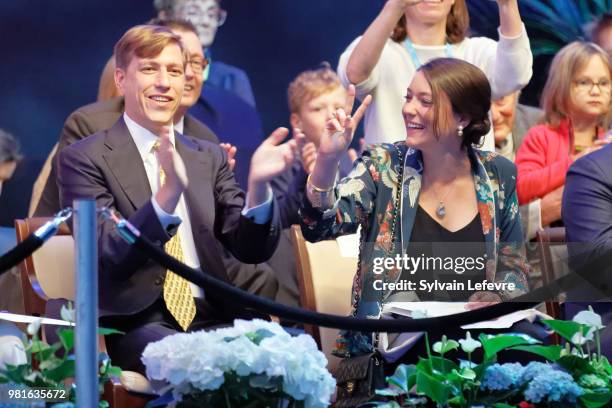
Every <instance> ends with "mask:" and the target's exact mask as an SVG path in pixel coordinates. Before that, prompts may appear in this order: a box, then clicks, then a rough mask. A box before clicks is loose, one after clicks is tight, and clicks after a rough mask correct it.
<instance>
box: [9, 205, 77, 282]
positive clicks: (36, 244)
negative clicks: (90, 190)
mask: <svg viewBox="0 0 612 408" xmlns="http://www.w3.org/2000/svg"><path fill="white" fill-rule="evenodd" d="M71 215H72V209H71V208H70V207H68V208H66V209H64V210H62V211H60V212H58V213H57V214H56V215H55V216H54V217H53V218H52V219H51V220H50V221H47V222H46V223H45V224H44V225H43V226H41V227H40V228H38V229H37V230H36V231H34V232H33V233H31V234H30V235H29V236H28V237H27V238H26V239H25V240H23V241H22V242H20V243H19V244H17V245H16V246H15V247H14V248H13V249H11V250H10V251H8V252H7V253H6V254H4V255H2V256H1V257H0V275H2V274H3V273H4V272H6V271H8V270H9V269H11V268H12V267H13V266H15V265H18V264H19V263H20V262H22V261H23V260H24V259H26V258H27V257H28V256H30V255H32V254H33V253H34V252H35V251H36V250H37V249H38V248H40V247H41V246H42V245H43V244H44V243H45V241H47V240H48V239H49V238H51V237H52V236H53V235H55V233H56V232H57V230H58V229H59V226H60V224H61V223H62V222H64V221H66V220H67V219H68V218H70V216H71Z"/></svg>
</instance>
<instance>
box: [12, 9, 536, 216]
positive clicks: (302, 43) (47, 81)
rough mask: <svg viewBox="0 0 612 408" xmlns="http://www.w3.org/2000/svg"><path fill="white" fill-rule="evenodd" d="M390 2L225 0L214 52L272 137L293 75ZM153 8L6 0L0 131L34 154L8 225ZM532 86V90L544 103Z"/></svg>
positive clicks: (333, 53)
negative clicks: (250, 95)
mask: <svg viewBox="0 0 612 408" xmlns="http://www.w3.org/2000/svg"><path fill="white" fill-rule="evenodd" d="M383 3H384V2H383V1H382V0H350V1H348V0H347V1H344V0H333V1H332V0H314V1H313V0H224V1H223V7H224V8H225V9H226V10H227V11H228V18H227V22H226V23H225V25H223V26H222V27H221V28H220V29H219V32H218V34H217V38H216V40H215V43H214V46H213V47H212V50H213V56H214V58H215V59H218V60H222V61H225V62H227V63H230V64H233V65H236V66H238V67H241V68H242V69H244V70H245V71H246V72H247V73H248V75H249V76H250V78H251V83H252V85H253V89H254V93H255V97H256V100H257V106H258V109H259V113H260V115H261V118H262V121H263V125H264V130H265V132H266V134H269V133H270V132H271V131H272V130H273V129H274V128H276V127H277V126H288V124H289V123H288V116H289V112H288V109H287V100H286V99H287V98H286V89H287V85H288V83H289V81H290V80H291V79H292V78H293V77H294V76H295V75H296V74H297V73H299V72H300V71H302V70H304V69H308V68H314V67H317V66H318V64H319V63H320V62H321V61H329V62H330V63H331V65H332V66H333V67H334V68H335V67H336V65H337V62H338V57H339V55H340V53H341V52H342V50H343V49H344V48H345V47H346V46H347V45H348V44H349V43H350V42H351V41H352V40H353V39H354V38H355V37H356V36H357V35H359V34H360V33H362V32H363V31H364V30H365V28H366V27H367V25H368V24H369V23H370V22H371V20H372V19H373V18H374V17H375V16H376V14H377V12H378V11H379V9H380V7H381V5H382V4H383ZM153 15H154V9H153V6H152V0H129V1H108V0H86V1H77V0H53V1H48V0H17V1H12V0H10V1H0V21H1V22H2V23H1V24H0V38H1V39H2V58H1V60H0V78H2V81H1V82H2V85H1V88H2V97H3V102H2V103H1V108H0V128H4V129H6V130H8V131H9V132H11V133H13V134H14V135H15V136H16V137H17V138H18V139H19V140H20V141H21V145H22V148H23V152H24V154H25V156H26V158H27V160H26V161H24V163H23V164H22V165H21V166H20V168H19V171H18V173H17V174H16V176H15V179H14V180H12V181H10V182H9V183H7V185H6V186H5V189H4V191H3V194H2V196H1V197H0V209H1V210H2V211H0V225H12V219H13V218H15V217H23V216H25V214H26V211H27V203H28V201H29V198H30V190H31V185H32V183H33V180H34V178H35V177H36V175H37V173H38V171H39V167H40V165H41V164H42V161H43V160H44V158H45V157H46V156H47V154H48V152H49V150H50V149H51V147H52V146H53V144H54V143H55V142H56V141H57V139H58V136H59V132H60V130H61V127H62V125H63V122H64V120H65V118H66V117H67V115H69V114H70V112H72V111H73V110H74V109H76V108H78V107H79V106H82V105H84V104H87V103H90V102H93V101H94V100H95V98H96V94H97V88H98V79H99V76H100V73H101V71H102V67H103V66H104V64H105V62H106V60H107V59H108V57H109V56H110V55H111V53H112V47H113V45H114V43H115V42H116V41H117V40H118V39H119V37H120V36H121V34H122V33H123V32H125V31H126V30H127V29H128V28H129V27H131V26H133V25H136V24H140V23H143V22H145V21H147V20H148V19H149V18H151V17H153ZM540 65H541V64H540ZM540 72H542V70H541V71H540ZM539 82H541V81H539ZM530 89H531V87H530ZM530 89H528V90H527V92H525V96H526V97H527V99H528V100H530V101H531V102H533V103H536V99H535V97H533V96H534V95H535V91H530ZM204 92H206V87H204ZM532 95H533V96H532Z"/></svg>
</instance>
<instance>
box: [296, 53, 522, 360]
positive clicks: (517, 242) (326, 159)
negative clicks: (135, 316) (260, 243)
mask: <svg viewBox="0 0 612 408" xmlns="http://www.w3.org/2000/svg"><path fill="white" fill-rule="evenodd" d="M354 94H355V91H354V88H353V87H352V86H351V87H350V88H349V97H348V100H347V103H346V106H345V108H344V109H339V110H338V111H337V112H336V113H335V114H334V115H333V118H331V119H330V120H329V121H328V123H327V133H326V135H325V136H324V137H323V139H322V140H321V143H320V145H319V149H318V156H317V162H316V166H315V169H314V170H313V172H312V174H311V176H310V177H309V179H308V184H307V198H306V199H305V201H304V203H303V206H302V208H301V216H302V232H303V234H304V236H305V237H306V239H308V240H309V241H317V240H321V239H326V238H332V237H335V236H337V235H341V234H345V233H350V232H355V231H356V230H357V227H358V226H359V225H361V242H360V257H359V268H358V271H357V273H356V275H355V279H354V283H353V294H352V299H351V301H352V306H353V314H354V315H355V316H358V317H369V318H379V317H380V315H381V310H382V305H383V304H384V303H385V302H387V301H389V299H390V298H391V297H393V296H395V295H397V294H398V293H397V291H393V290H389V289H388V286H387V287H385V288H384V289H381V283H394V282H399V281H400V280H402V279H403V278H406V276H409V277H411V278H412V279H417V280H418V279H422V278H428V277H429V278H431V276H428V275H425V273H424V272H423V271H421V270H420V271H416V273H415V275H405V274H406V270H405V269H404V270H403V268H398V267H392V268H389V269H385V271H384V273H381V271H380V268H379V270H375V268H374V265H375V260H376V259H381V258H387V257H395V255H396V254H400V255H405V254H414V253H415V252H414V248H413V247H412V245H413V244H414V243H415V242H426V241H427V242H430V243H431V242H457V241H461V240H462V239H469V241H468V242H473V243H476V244H477V245H475V246H474V245H472V247H478V244H480V245H481V249H482V252H484V256H483V258H484V259H485V262H484V264H483V265H482V268H481V269H480V271H478V270H476V271H475V272H473V273H472V275H470V277H473V278H474V279H475V280H478V281H482V280H483V279H486V280H487V281H488V282H495V283H504V285H501V286H499V287H501V288H502V289H501V290H497V291H491V290H488V291H472V293H469V301H470V302H471V303H470V308H476V307H481V306H484V305H486V304H489V303H491V302H499V301H502V300H506V299H509V298H513V297H516V296H519V295H521V294H524V293H526V292H527V280H526V270H527V266H526V261H525V258H524V256H523V255H522V231H521V225H520V219H519V214H518V204H517V198H516V189H515V188H516V169H515V167H514V164H512V162H510V161H508V160H507V159H505V158H503V157H501V156H498V155H496V154H495V153H489V152H482V151H479V150H477V149H474V148H473V147H472V145H473V144H475V143H478V141H479V140H480V139H481V137H482V136H483V135H485V134H486V133H487V132H488V130H489V128H490V122H489V119H488V115H487V112H488V111H489V107H490V100H491V88H490V86H489V83H488V81H487V78H486V77H485V75H484V73H483V72H482V71H480V70H479V69H478V68H476V67H475V66H473V65H471V64H470V63H467V62H464V61H461V60H456V59H450V58H440V59H436V60H432V61H430V62H429V63H428V64H425V65H423V66H422V67H421V68H420V69H419V71H418V72H417V74H416V75H415V77H414V79H413V81H412V83H411V84H410V87H409V88H408V90H407V94H406V103H405V105H404V108H403V116H404V122H405V124H406V140H405V142H397V143H395V144H381V145H373V146H370V147H369V148H368V149H367V150H366V151H365V152H364V154H363V155H362V157H361V158H360V159H358V160H357V161H356V162H355V163H354V167H353V170H352V172H351V173H350V174H349V175H348V176H347V177H346V178H344V179H343V180H341V181H340V182H339V183H337V184H335V177H336V176H335V169H337V167H338V159H339V157H340V156H341V154H342V153H343V152H344V151H345V149H346V148H347V147H348V145H349V144H350V141H351V139H352V136H353V132H354V129H355V127H356V126H357V124H358V122H359V120H360V119H361V117H362V116H363V113H364V112H365V110H366V108H367V106H368V104H369V103H370V100H371V98H370V97H367V98H365V99H364V101H363V103H362V105H361V106H360V107H359V108H358V109H357V110H356V112H355V114H354V116H351V115H350V112H351V111H352V107H353V102H354ZM457 238H459V239H457ZM441 239H444V240H441ZM411 248H412V249H411ZM378 265H380V264H378ZM453 272H454V271H453ZM413 273H414V272H413ZM474 273H475V274H474ZM479 273H480V276H479V275H478V274H479ZM419 274H420V276H419ZM454 276H455V277H458V275H456V274H455V275H454ZM376 281H379V282H376ZM380 281H382V282H380ZM401 295H402V296H403V299H402V300H418V299H419V298H421V294H416V293H415V292H414V291H408V292H402V293H401ZM371 350H372V336H371V335H367V334H365V333H356V332H344V333H342V334H341V336H340V337H339V339H338V344H337V353H338V355H342V356H345V357H348V356H354V355H359V354H365V353H368V352H370V351H371Z"/></svg>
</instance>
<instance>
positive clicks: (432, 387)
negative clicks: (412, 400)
mask: <svg viewBox="0 0 612 408" xmlns="http://www.w3.org/2000/svg"><path fill="white" fill-rule="evenodd" d="M416 384H417V391H418V392H422V393H424V394H425V395H427V396H428V397H429V398H431V399H432V400H433V401H435V402H437V403H439V404H441V403H443V402H446V400H448V397H449V395H450V393H451V387H449V386H448V385H447V384H445V383H444V382H442V381H439V380H437V379H435V378H434V377H433V376H431V375H429V374H427V373H425V372H423V371H418V372H417V375H416Z"/></svg>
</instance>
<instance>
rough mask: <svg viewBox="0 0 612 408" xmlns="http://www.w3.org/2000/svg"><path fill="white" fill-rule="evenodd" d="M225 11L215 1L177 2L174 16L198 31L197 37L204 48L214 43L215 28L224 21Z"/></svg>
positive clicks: (192, 0) (187, 0) (185, 0)
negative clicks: (190, 24) (185, 21)
mask: <svg viewBox="0 0 612 408" xmlns="http://www.w3.org/2000/svg"><path fill="white" fill-rule="evenodd" d="M225 15H226V14H225V11H224V10H221V8H220V7H219V3H218V2H217V1H216V0H182V1H177V2H176V6H175V8H174V16H175V17H177V18H180V19H183V20H187V21H189V22H191V23H192V24H193V25H194V26H195V27H196V29H197V30H198V37H200V42H201V43H202V45H203V46H204V47H205V48H208V47H210V46H211V45H212V43H213V41H215V34H217V28H219V26H220V25H221V24H223V21H225Z"/></svg>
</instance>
